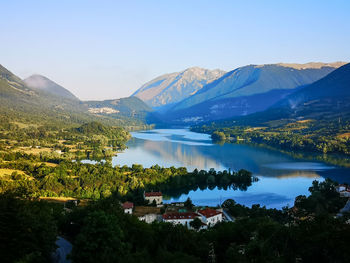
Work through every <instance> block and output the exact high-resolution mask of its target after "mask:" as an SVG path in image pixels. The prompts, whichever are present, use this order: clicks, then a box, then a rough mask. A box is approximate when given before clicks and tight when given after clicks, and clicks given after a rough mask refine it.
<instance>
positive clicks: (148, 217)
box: [138, 214, 158, 224]
mask: <svg viewBox="0 0 350 263" xmlns="http://www.w3.org/2000/svg"><path fill="white" fill-rule="evenodd" d="M138 219H139V220H140V221H145V222H146V223H148V224H151V223H153V222H154V221H157V220H158V215H157V214H145V215H142V216H139V217H138Z"/></svg>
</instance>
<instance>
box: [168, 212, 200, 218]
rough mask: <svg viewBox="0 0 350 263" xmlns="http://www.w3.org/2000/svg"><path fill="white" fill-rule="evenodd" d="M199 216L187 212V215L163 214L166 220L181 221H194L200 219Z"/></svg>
mask: <svg viewBox="0 0 350 263" xmlns="http://www.w3.org/2000/svg"><path fill="white" fill-rule="evenodd" d="M198 216H199V215H198V214H197V213H193V212H185V213H176V212H175V213H167V214H163V219H164V220H174V219H177V220H181V219H194V218H196V217H198Z"/></svg>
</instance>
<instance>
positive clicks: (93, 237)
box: [72, 210, 126, 263]
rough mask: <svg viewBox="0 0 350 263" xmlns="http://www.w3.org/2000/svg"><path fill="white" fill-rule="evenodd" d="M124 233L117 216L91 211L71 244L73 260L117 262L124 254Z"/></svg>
mask: <svg viewBox="0 0 350 263" xmlns="http://www.w3.org/2000/svg"><path fill="white" fill-rule="evenodd" d="M123 237H124V235H123V231H122V230H121V228H120V227H119V225H118V218H117V217H116V216H114V215H110V214H107V213H106V212H104V211H101V210H98V211H94V212H91V213H90V214H89V215H88V216H87V217H86V218H85V220H84V223H83V227H82V229H81V230H80V233H79V234H78V236H77V237H76V240H75V242H74V244H73V250H72V259H73V261H74V262H105V263H108V262H119V261H120V258H121V256H123V255H125V250H126V247H125V244H124V243H123V242H122V239H123Z"/></svg>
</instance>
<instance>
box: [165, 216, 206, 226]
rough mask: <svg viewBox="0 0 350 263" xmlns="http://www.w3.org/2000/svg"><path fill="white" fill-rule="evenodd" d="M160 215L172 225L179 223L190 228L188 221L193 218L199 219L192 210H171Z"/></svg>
mask: <svg viewBox="0 0 350 263" xmlns="http://www.w3.org/2000/svg"><path fill="white" fill-rule="evenodd" d="M162 217H163V221H164V222H168V223H172V224H174V225H178V224H181V225H184V226H187V227H188V228H190V222H192V221H193V220H194V219H195V218H199V219H200V217H201V216H200V215H199V214H197V213H194V212H184V213H179V212H171V213H166V214H163V216H162Z"/></svg>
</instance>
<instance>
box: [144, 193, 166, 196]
mask: <svg viewBox="0 0 350 263" xmlns="http://www.w3.org/2000/svg"><path fill="white" fill-rule="evenodd" d="M151 196H162V193H161V192H146V193H145V197H151Z"/></svg>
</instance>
